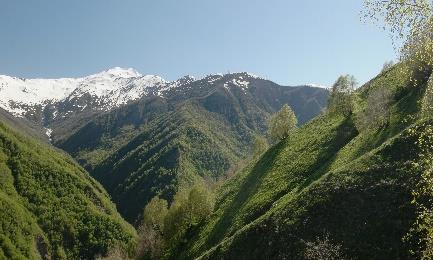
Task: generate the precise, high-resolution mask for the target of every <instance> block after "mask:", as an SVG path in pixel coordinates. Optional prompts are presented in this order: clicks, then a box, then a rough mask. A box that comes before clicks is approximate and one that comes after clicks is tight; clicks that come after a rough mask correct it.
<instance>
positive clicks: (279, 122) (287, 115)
mask: <svg viewBox="0 0 433 260" xmlns="http://www.w3.org/2000/svg"><path fill="white" fill-rule="evenodd" d="M297 123H298V119H297V118H296V115H295V113H294V112H293V110H292V108H291V107H290V106H289V105H287V104H286V105H284V106H283V107H282V108H281V109H280V111H278V112H277V113H275V114H274V115H272V116H271V118H270V119H269V134H270V135H271V138H272V139H274V140H282V139H285V138H286V137H288V136H289V135H290V134H291V133H292V132H293V131H294V130H295V129H296V125H297Z"/></svg>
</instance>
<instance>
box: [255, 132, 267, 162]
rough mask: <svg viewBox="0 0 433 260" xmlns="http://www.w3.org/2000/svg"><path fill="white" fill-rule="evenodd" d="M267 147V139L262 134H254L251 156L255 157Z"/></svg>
mask: <svg viewBox="0 0 433 260" xmlns="http://www.w3.org/2000/svg"><path fill="white" fill-rule="evenodd" d="M267 149H268V141H267V140H266V138H264V137H262V136H256V138H255V140H254V145H253V156H254V157H255V158H257V157H258V156H260V155H261V154H262V153H263V152H265V151H266V150H267Z"/></svg>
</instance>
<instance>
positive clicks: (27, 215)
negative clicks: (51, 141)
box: [0, 123, 135, 259]
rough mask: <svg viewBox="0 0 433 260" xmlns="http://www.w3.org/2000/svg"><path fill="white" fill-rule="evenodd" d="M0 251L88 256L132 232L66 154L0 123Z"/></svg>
mask: <svg viewBox="0 0 433 260" xmlns="http://www.w3.org/2000/svg"><path fill="white" fill-rule="evenodd" d="M0 187H1V190H0V208H1V210H0V227H1V228H3V230H2V231H1V232H0V234H1V236H0V241H1V242H0V247H1V250H0V252H2V253H0V255H1V254H3V255H5V256H6V257H7V258H29V259H35V258H38V257H37V256H40V257H46V256H47V257H52V258H55V259H88V258H92V257H93V256H95V255H96V254H105V253H107V251H108V249H109V248H111V247H113V246H114V245H116V244H118V245H119V246H121V247H123V248H125V249H126V250H129V252H132V251H131V250H132V249H133V246H134V238H135V231H134V230H133V229H132V227H131V226H129V225H128V224H127V223H126V222H124V221H123V220H122V219H121V217H120V216H119V215H118V213H117V212H116V209H115V207H114V205H113V204H112V203H111V202H110V200H109V198H108V196H107V194H106V192H105V191H104V189H103V188H102V187H101V186H100V185H99V184H98V183H96V182H95V181H94V180H93V179H92V178H91V177H89V175H88V173H87V172H85V171H84V170H83V169H82V168H81V167H79V166H77V165H76V164H75V163H74V162H73V161H72V159H71V158H69V157H68V156H66V155H64V154H63V153H61V152H59V151H58V150H56V149H53V148H51V147H49V146H48V145H45V144H42V143H39V142H37V141H34V140H31V139H29V138H26V137H24V136H21V135H20V134H17V133H14V132H13V131H11V130H10V129H9V128H7V127H6V126H5V125H3V124H2V123H0Z"/></svg>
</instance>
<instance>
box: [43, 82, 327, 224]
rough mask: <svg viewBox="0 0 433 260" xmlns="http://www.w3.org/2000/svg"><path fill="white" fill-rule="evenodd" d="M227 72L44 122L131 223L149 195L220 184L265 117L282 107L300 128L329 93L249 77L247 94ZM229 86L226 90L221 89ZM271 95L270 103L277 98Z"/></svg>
mask: <svg viewBox="0 0 433 260" xmlns="http://www.w3.org/2000/svg"><path fill="white" fill-rule="evenodd" d="M239 76H241V77H248V75H243V74H242V75H239V74H230V75H225V76H224V77H221V78H220V77H216V78H215V81H213V83H209V81H208V80H207V79H203V80H199V81H195V82H193V83H191V84H186V85H182V86H179V87H178V88H176V89H172V91H169V92H168V93H167V94H166V97H165V98H161V97H155V96H153V97H145V98H143V99H140V100H138V101H136V102H131V103H129V104H127V105H125V106H122V107H119V108H117V109H113V110H111V111H109V112H107V113H100V114H97V115H95V114H90V115H88V113H82V114H80V115H74V116H73V117H70V118H68V119H67V120H63V119H61V118H59V117H58V118H56V120H54V121H53V122H51V123H50V125H49V127H50V128H52V129H53V143H54V144H55V145H56V146H58V147H60V148H61V149H63V150H65V151H66V152H68V153H69V154H70V155H72V156H73V157H74V158H75V159H76V160H77V161H78V162H79V163H80V164H81V165H82V166H83V167H85V168H86V169H87V170H88V171H89V172H90V173H91V175H92V176H93V177H94V178H95V179H97V180H98V181H99V182H100V183H101V184H102V185H103V186H104V188H105V189H106V190H107V191H108V192H109V194H110V195H111V197H112V199H113V201H114V202H115V203H116V204H117V207H118V210H119V212H120V213H121V214H122V216H123V217H125V219H127V220H128V221H129V222H130V223H136V221H137V219H139V218H140V215H141V213H142V209H143V208H144V206H145V205H146V204H147V203H148V202H149V201H150V200H151V199H152V198H153V197H155V196H159V197H160V198H162V199H165V200H167V201H168V202H171V201H172V200H173V196H174V194H175V193H176V191H177V188H178V187H179V185H180V184H181V183H189V184H191V183H193V182H194V181H196V180H197V179H201V178H204V179H213V180H216V179H221V178H225V175H226V173H227V172H228V171H230V169H233V167H234V166H235V165H237V164H238V162H239V161H242V160H246V159H248V158H250V156H251V152H252V151H253V144H254V141H255V137H256V136H258V135H263V134H264V133H266V131H267V118H269V116H270V114H273V113H274V112H276V111H278V110H279V109H280V108H281V107H282V106H283V105H284V104H285V103H289V104H290V105H291V106H292V108H293V110H294V112H295V113H296V115H297V116H298V119H299V123H300V124H303V123H305V122H306V121H308V120H310V119H311V118H313V117H314V116H316V115H317V114H318V113H319V112H320V111H321V110H322V109H323V107H324V106H325V105H326V101H327V97H328V91H327V90H324V89H319V88H311V87H293V88H286V87H281V86H279V85H277V84H274V83H272V82H270V81H267V80H262V79H255V80H253V81H252V82H251V84H250V85H249V87H248V89H247V90H242V89H240V88H238V87H237V86H231V83H230V82H233V79H236V78H238V77H239ZM227 82H229V83H228V84H229V85H230V86H229V87H228V88H227V87H224V86H225V85H224V84H225V83H227ZM276 98H277V99H276Z"/></svg>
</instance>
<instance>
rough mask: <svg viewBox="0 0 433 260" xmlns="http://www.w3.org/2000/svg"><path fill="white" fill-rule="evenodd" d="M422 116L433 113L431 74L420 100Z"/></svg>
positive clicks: (432, 79) (432, 80) (432, 81)
mask: <svg viewBox="0 0 433 260" xmlns="http://www.w3.org/2000/svg"><path fill="white" fill-rule="evenodd" d="M421 114H422V117H424V118H426V117H431V116H432V115H433V74H432V75H430V78H429V79H428V81H427V89H426V91H425V94H424V98H423V100H422V107H421Z"/></svg>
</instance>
